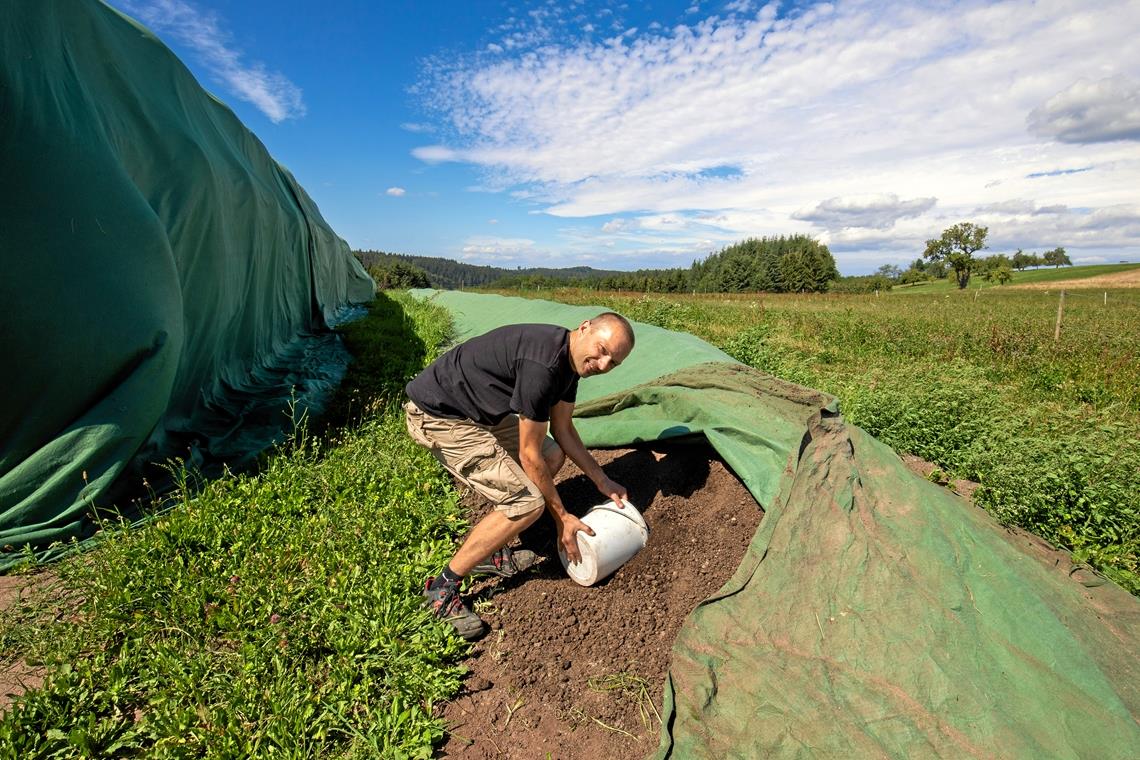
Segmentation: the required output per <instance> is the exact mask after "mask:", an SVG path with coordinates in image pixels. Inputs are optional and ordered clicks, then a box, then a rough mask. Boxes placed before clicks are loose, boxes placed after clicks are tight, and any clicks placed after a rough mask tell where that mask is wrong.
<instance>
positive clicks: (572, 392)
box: [562, 375, 578, 404]
mask: <svg viewBox="0 0 1140 760" xmlns="http://www.w3.org/2000/svg"><path fill="white" fill-rule="evenodd" d="M577 399H578V376H577V375H574V379H573V380H571V381H570V385H568V386H566V392H565V393H563V394H562V400H563V401H569V402H570V403H571V404H573V403H574V402H575V401H576V400H577Z"/></svg>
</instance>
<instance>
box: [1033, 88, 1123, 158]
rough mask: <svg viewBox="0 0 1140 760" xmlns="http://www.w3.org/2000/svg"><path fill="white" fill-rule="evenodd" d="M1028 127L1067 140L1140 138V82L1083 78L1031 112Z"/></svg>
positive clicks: (1105, 140)
mask: <svg viewBox="0 0 1140 760" xmlns="http://www.w3.org/2000/svg"><path fill="white" fill-rule="evenodd" d="M1026 121H1027V122H1028V124H1029V128H1030V129H1031V130H1033V131H1034V132H1036V133H1037V134H1039V135H1042V136H1045V137H1049V138H1051V139H1054V140H1060V141H1061V142H1067V143H1099V142H1110V141H1113V140H1140V82H1137V81H1136V80H1133V79H1129V78H1127V77H1124V76H1113V77H1107V78H1105V79H1100V80H1098V81H1095V82H1090V81H1089V80H1087V79H1080V80H1078V81H1076V82H1074V83H1073V84H1072V85H1071V86H1070V87H1068V88H1066V89H1064V90H1062V91H1061V92H1058V93H1057V94H1056V95H1054V96H1053V97H1051V98H1049V99H1048V100H1047V101H1045V102H1044V103H1043V104H1041V105H1040V106H1038V107H1037V108H1034V109H1033V110H1032V111H1030V112H1029V116H1028V118H1027V120H1026Z"/></svg>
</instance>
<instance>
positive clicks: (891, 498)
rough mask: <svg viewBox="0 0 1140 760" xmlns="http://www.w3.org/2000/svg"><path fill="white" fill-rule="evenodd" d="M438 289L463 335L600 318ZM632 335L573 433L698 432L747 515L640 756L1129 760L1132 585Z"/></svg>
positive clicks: (791, 388)
mask: <svg viewBox="0 0 1140 760" xmlns="http://www.w3.org/2000/svg"><path fill="white" fill-rule="evenodd" d="M435 297H436V298H437V299H438V301H439V302H440V303H441V304H442V305H444V306H447V307H448V308H449V309H451V310H452V312H453V315H454V316H455V318H456V320H457V322H458V323H459V326H460V329H461V331H462V332H464V333H465V334H475V333H478V332H482V331H484V330H486V329H490V328H491V327H495V326H497V325H499V324H506V323H509V322H526V321H550V322H555V323H559V324H564V325H566V326H573V325H574V324H576V323H577V322H579V321H580V320H581V319H583V318H585V317H588V316H590V315H592V314H594V313H596V312H597V311H598V309H596V308H589V307H585V308H584V307H566V306H562V305H556V304H550V303H546V302H542V301H521V300H520V299H507V298H499V297H496V296H478V295H472V294H463V293H442V294H438V295H436V296H435ZM636 332H637V347H636V348H635V350H634V352H633V354H632V355H631V356H630V357H629V358H628V359H627V360H626V361H625V362H624V363H623V364H622V366H621V367H620V368H619V369H617V370H615V371H613V372H611V373H610V374H608V375H605V376H604V377H601V378H590V379H587V380H585V381H583V383H582V385H581V389H580V397H579V405H578V408H577V410H576V415H577V417H578V420H577V424H578V427H579V430H580V431H581V433H582V438H583V440H584V441H586V443H587V444H588V445H591V446H619V445H625V444H629V443H635V442H637V441H646V440H653V439H658V438H667V437H672V436H679V435H694V434H701V435H704V436H705V437H707V438H708V440H709V442H710V443H711V444H712V445H713V447H714V448H715V449H716V450H717V451H718V452H719V453H720V454H721V456H723V457H724V459H725V461H726V462H727V463H728V464H729V465H730V466H731V467H732V469H733V470H734V472H735V473H736V474H737V475H738V476H739V477H740V478H741V480H743V481H744V483H745V484H746V485H747V487H748V488H749V490H750V491H751V492H752V494H753V495H754V496H755V497H756V499H757V501H758V502H759V503H760V504H761V505H762V506H763V507H764V509H765V510H766V515H765V518H764V520H763V522H762V523H761V526H760V528H759V530H758V531H757V533H756V536H755V537H754V538H753V540H752V543H751V545H750V547H749V549H748V553H747V554H746V556H745V558H744V560H743V562H742V563H741V565H740V567H739V568H738V569H737V571H736V573H735V575H734V576H733V577H732V578H731V579H730V580H729V582H728V583H726V584H725V586H724V587H723V588H722V589H720V590H719V591H718V593H717V594H715V595H714V596H713V597H712V598H710V599H709V600H707V601H705V602H704V603H702V605H700V606H699V607H698V608H697V609H696V610H695V611H694V612H693V613H692V615H691V616H690V617H689V619H688V620H687V621H686V622H685V625H684V626H683V628H682V630H681V633H680V635H679V637H678V641H677V643H676V645H675V647H674V651H673V659H672V663H671V666H670V674H669V681H668V684H667V687H666V711H665V719H666V724H665V730H664V731H663V735H662V744H661V747H660V749H659V751H658V757H670V758H674V757H675V758H695V757H699V758H727V757H738V758H755V757H897V758H907V757H938V756H941V757H983V758H989V757H992V758H999V757H1000V758H1008V757H1014V758H1040V757H1060V758H1130V757H1137V756H1140V727H1138V717H1140V603H1138V602H1137V600H1136V599H1134V598H1133V597H1131V596H1129V595H1128V594H1127V593H1125V592H1124V591H1123V590H1121V589H1120V588H1118V587H1116V586H1114V585H1112V584H1111V583H1103V584H1102V585H1097V584H1098V583H1099V582H1100V581H1099V579H1096V578H1095V577H1093V576H1091V575H1087V574H1086V575H1082V573H1080V572H1076V573H1074V572H1072V571H1073V570H1074V568H1073V567H1072V566H1071V565H1070V564H1069V563H1067V562H1065V563H1061V564H1060V565H1058V563H1057V560H1056V558H1055V557H1054V556H1052V555H1050V554H1047V553H1041V554H1038V553H1036V552H1035V551H1034V550H1033V549H1032V545H1031V542H1027V541H1026V540H1025V539H1024V537H1018V536H1014V535H1012V534H1008V533H1006V531H1004V530H1003V529H1002V528H1001V527H1000V526H998V525H996V524H995V523H994V521H993V520H992V519H991V518H990V517H989V516H988V515H986V514H985V513H984V512H982V511H981V510H977V509H974V508H972V507H970V506H969V505H968V504H967V503H966V502H964V501H963V500H962V499H960V498H958V497H957V496H955V495H953V494H951V493H948V492H946V491H945V490H943V489H941V488H939V487H937V486H935V485H933V484H931V483H928V482H926V481H925V480H923V479H921V478H919V477H918V476H916V475H914V474H912V473H911V472H910V471H909V470H907V469H906V467H905V466H904V465H903V463H902V462H901V461H900V460H899V458H898V457H897V456H896V455H895V454H894V452H892V451H891V450H890V449H889V448H887V447H886V446H884V445H882V444H880V443H879V442H877V441H876V440H874V439H873V438H872V437H871V436H869V435H867V434H866V433H865V432H863V431H862V430H860V429H859V428H857V427H855V426H852V425H848V424H846V423H845V422H844V421H843V418H842V416H840V414H839V413H838V407H837V405H836V403H835V400H834V399H833V398H831V397H830V396H827V395H826V394H822V393H818V392H816V391H812V390H810V389H806V388H803V387H800V386H796V385H793V384H790V383H786V382H783V381H781V380H779V379H777V378H774V377H772V376H770V375H767V374H765V373H763V372H759V371H757V370H753V369H750V368H747V367H743V366H741V365H738V364H733V363H731V362H726V361H722V360H718V359H716V358H712V359H711V360H710V356H711V354H710V353H709V352H715V353H719V352H716V350H715V349H712V348H711V347H705V348H703V349H702V348H701V347H700V346H695V345H694V344H693V343H692V341H694V340H696V339H695V338H693V337H692V336H689V335H683V334H678V333H671V332H668V331H665V330H660V329H658V328H653V327H650V326H647V325H640V324H639V325H636ZM676 346H685V347H686V348H685V349H684V350H680V351H678V350H675V348H676ZM603 384H604V385H603ZM1082 577H1084V578H1085V580H1086V582H1085V583H1082V582H1079V581H1080V579H1081V578H1082Z"/></svg>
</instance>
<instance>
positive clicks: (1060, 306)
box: [1053, 290, 1065, 343]
mask: <svg viewBox="0 0 1140 760" xmlns="http://www.w3.org/2000/svg"><path fill="white" fill-rule="evenodd" d="M1064 310H1065V291H1063V290H1062V291H1061V300H1060V301H1059V302H1058V303H1057V324H1056V325H1054V327H1053V342H1054V343H1056V342H1057V341H1058V340H1060V339H1061V312H1062V311H1064Z"/></svg>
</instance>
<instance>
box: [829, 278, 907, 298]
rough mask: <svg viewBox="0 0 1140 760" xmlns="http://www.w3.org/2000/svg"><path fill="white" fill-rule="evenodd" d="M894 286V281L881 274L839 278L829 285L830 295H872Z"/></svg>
mask: <svg viewBox="0 0 1140 760" xmlns="http://www.w3.org/2000/svg"><path fill="white" fill-rule="evenodd" d="M894 286H895V281H894V280H893V279H891V278H890V277H886V276H884V275H882V274H865V275H855V276H853V277H840V278H839V279H838V280H836V281H835V282H833V283H831V292H832V293H874V292H876V291H887V290H890V289H891V288H893V287H894Z"/></svg>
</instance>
